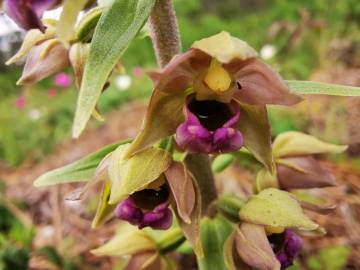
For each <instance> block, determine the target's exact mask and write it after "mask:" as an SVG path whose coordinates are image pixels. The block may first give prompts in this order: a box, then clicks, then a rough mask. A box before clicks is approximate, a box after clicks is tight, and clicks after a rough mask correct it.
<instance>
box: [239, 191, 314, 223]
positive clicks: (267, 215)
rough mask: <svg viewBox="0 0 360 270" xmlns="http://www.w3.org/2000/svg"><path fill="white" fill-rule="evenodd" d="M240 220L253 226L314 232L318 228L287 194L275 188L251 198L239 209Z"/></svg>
mask: <svg viewBox="0 0 360 270" xmlns="http://www.w3.org/2000/svg"><path fill="white" fill-rule="evenodd" d="M240 219H241V220H243V221H246V222H249V223H254V224H260V225H267V226H273V227H286V228H297V229H300V230H316V229H317V228H318V227H319V225H317V224H316V223H314V222H313V221H311V220H310V219H309V218H308V217H307V216H306V215H305V214H304V213H303V211H302V209H301V207H300V205H299V203H298V202H297V201H296V200H295V199H294V198H293V197H292V196H291V195H290V194H289V193H288V192H285V191H282V190H278V189H275V188H268V189H265V190H263V191H261V192H260V193H259V194H257V195H254V196H252V197H251V198H250V199H249V201H248V202H247V203H246V204H245V205H244V206H243V207H242V208H241V210H240Z"/></svg>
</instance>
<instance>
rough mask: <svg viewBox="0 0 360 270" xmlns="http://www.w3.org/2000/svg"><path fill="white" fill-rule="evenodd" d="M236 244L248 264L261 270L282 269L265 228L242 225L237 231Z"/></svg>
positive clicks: (248, 224) (247, 224)
mask: <svg viewBox="0 0 360 270" xmlns="http://www.w3.org/2000/svg"><path fill="white" fill-rule="evenodd" d="M235 244H236V249H237V252H238V254H239V256H240V257H241V259H242V260H243V261H244V262H245V263H246V264H248V265H250V266H252V267H255V268H257V269H260V270H278V269H280V263H279V261H278V260H277V259H276V257H275V254H274V252H273V251H272V249H271V246H270V243H269V241H268V239H267V237H266V233H265V229H264V227H262V226H260V225H255V224H250V223H242V224H241V225H240V227H239V228H238V230H237V234H236V236H235Z"/></svg>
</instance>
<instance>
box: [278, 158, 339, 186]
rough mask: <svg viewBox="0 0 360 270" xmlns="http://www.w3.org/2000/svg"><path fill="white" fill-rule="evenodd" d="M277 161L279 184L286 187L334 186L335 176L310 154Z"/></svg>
mask: <svg viewBox="0 0 360 270" xmlns="http://www.w3.org/2000/svg"><path fill="white" fill-rule="evenodd" d="M280 161H281V162H278V163H277V173H278V179H279V184H280V186H281V187H282V188H284V189H306V188H322V187H329V186H334V185H335V184H336V182H335V177H334V176H333V175H332V174H330V173H329V172H328V171H326V170H325V169H323V168H322V167H321V166H320V164H319V163H318V161H317V160H316V159H314V158H313V157H310V156H305V157H287V158H283V159H281V160H280Z"/></svg>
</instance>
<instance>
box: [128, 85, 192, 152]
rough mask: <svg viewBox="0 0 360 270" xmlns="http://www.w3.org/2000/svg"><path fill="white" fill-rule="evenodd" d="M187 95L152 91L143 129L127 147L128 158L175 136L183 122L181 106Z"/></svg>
mask: <svg viewBox="0 0 360 270" xmlns="http://www.w3.org/2000/svg"><path fill="white" fill-rule="evenodd" d="M188 94H189V93H188V92H185V91H184V92H180V93H178V94H175V95H171V94H166V93H164V92H162V91H158V90H155V91H154V93H153V95H152V97H151V99H150V104H149V107H148V110H147V113H146V117H145V120H144V124H143V127H142V129H141V131H140V133H139V134H138V135H137V137H136V138H135V139H134V142H133V143H132V144H131V146H130V147H129V150H128V153H127V155H128V156H130V155H133V154H134V153H136V152H138V151H141V150H142V149H145V148H146V147H148V146H150V145H152V144H153V143H155V142H157V141H159V140H160V139H163V138H165V137H167V136H170V135H173V134H175V132H176V128H177V127H178V126H179V125H180V124H181V123H182V122H183V121H184V114H183V106H184V103H185V98H186V96H187V95H188Z"/></svg>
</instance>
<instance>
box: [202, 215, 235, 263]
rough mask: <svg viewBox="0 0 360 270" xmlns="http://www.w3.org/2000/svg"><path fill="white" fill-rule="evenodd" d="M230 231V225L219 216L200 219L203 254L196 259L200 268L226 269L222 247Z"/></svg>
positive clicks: (231, 228)
mask: <svg viewBox="0 0 360 270" xmlns="http://www.w3.org/2000/svg"><path fill="white" fill-rule="evenodd" d="M232 231H233V227H232V225H231V224H230V223H229V222H227V221H226V219H224V218H222V217H220V216H218V217H216V218H214V219H210V218H207V217H206V218H204V219H203V220H202V222H201V240H202V244H203V249H204V256H203V257H202V258H201V259H198V262H199V269H200V270H219V269H227V267H226V264H225V261H224V253H223V249H224V244H225V241H226V239H227V238H228V237H229V236H230V234H231V233H232Z"/></svg>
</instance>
